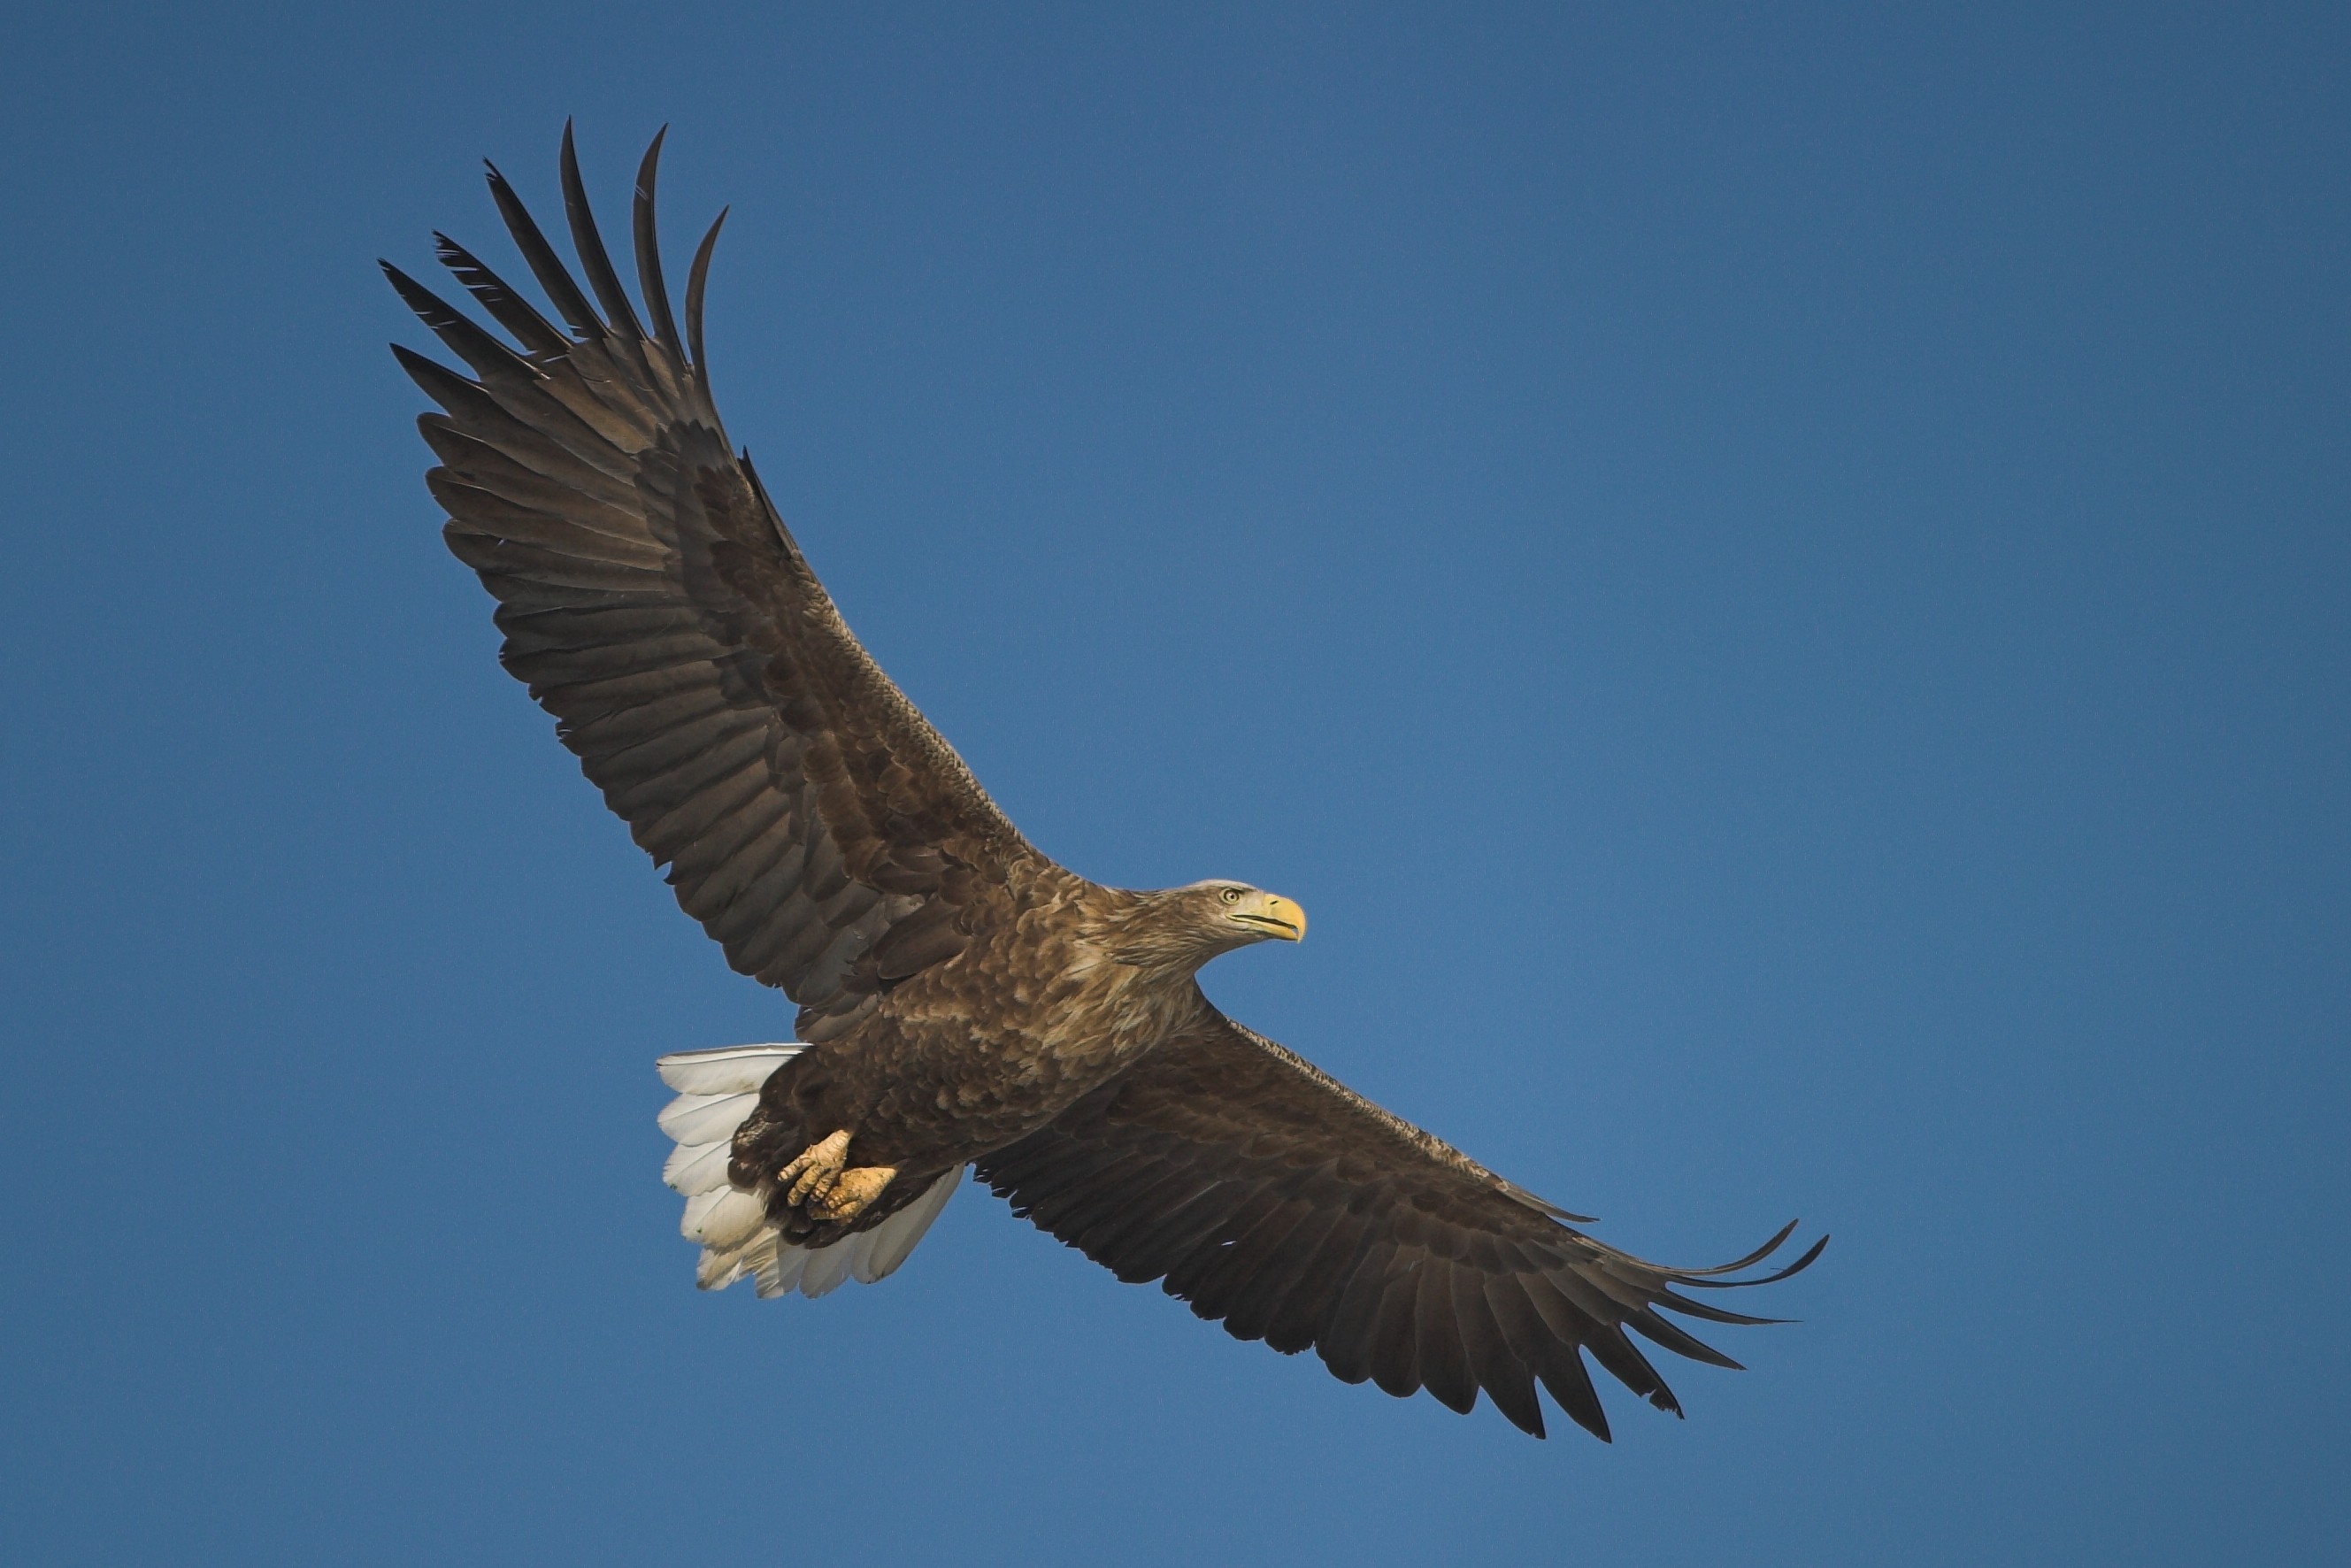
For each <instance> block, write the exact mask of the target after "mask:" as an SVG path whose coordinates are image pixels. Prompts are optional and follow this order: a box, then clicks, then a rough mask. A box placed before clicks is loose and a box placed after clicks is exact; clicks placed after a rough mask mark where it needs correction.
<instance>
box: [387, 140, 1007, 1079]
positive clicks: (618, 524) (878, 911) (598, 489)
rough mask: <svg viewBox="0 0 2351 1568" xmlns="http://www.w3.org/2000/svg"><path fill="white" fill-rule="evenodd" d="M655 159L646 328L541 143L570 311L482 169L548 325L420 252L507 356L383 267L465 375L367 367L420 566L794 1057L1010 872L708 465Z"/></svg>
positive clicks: (956, 944) (483, 270) (933, 945)
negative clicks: (492, 640) (434, 543)
mask: <svg viewBox="0 0 2351 1568" xmlns="http://www.w3.org/2000/svg"><path fill="white" fill-rule="evenodd" d="M660 149H661V142H660V139H659V138H656V139H655V140H654V142H653V146H652V147H651V148H650V149H648V150H647V152H646V154H645V159H644V162H643V166H642V167H641V168H640V170H639V172H638V178H637V189H636V205H635V222H634V225H633V231H634V238H635V242H636V246H635V248H636V256H637V263H638V275H639V280H640V283H641V285H642V286H643V293H644V297H645V303H646V310H645V315H646V317H647V318H648V319H650V320H651V321H652V322H653V331H652V332H651V333H648V332H647V331H646V330H645V329H643V327H641V326H640V325H639V324H638V320H637V316H636V313H635V311H634V310H633V309H632V306H631V303H630V300H629V298H628V294H627V291H626V290H625V289H624V288H623V287H622V285H621V283H620V280H619V278H618V277H617V276H616V275H615V274H614V272H613V270H612V267H611V261H610V260H609V258H608V257H607V256H606V253H605V250H604V246H603V243H602V241H601V238H600V237H599V235H598V234H597V230H596V226H595V221H594V218H593V216H592V215H591V214H590V211H589V207H588V203H587V198H586V193H585V190H584V187H583V186H582V184H581V182H580V174H579V165H578V162H577V160H576V158H575V157H574V155H573V152H572V147H571V136H570V131H569V128H568V127H567V128H566V130H565V132H564V142H563V156H562V174H563V186H564V194H565V206H566V210H567V214H568V216H569V224H570V229H571V234H572V238H573V242H574V246H575V248H576V249H577V251H578V252H579V255H580V266H581V268H582V270H583V271H584V272H585V273H586V274H587V277H588V279H589V286H590V290H592V292H593V294H594V297H595V298H596V300H597V301H598V305H591V304H590V299H589V292H588V291H584V290H582V289H581V287H580V285H579V284H578V283H577V282H576V281H574V279H573V277H572V276H571V274H570V273H569V270H568V269H566V268H565V267H564V266H563V264H562V263H561V261H560V260H559V259H558V258H557V256H556V254H555V251H554V248H553V247H552V246H550V245H549V243H548V241H547V239H546V238H545V236H544V235H542V234H541V232H540V231H539V229H538V225H536V224H535V223H534V222H533V221H532V220H531V217H530V215H529V214H528V212H527V211H526V210H525V209H524V207H523V205H522V203H521V201H520V200H519V199H518V198H517V196H516V195H515V193H514V192H513V190H512V188H511V187H509V186H508V185H507V183H506V181H505V180H504V179H503V178H502V177H500V176H499V174H498V173H497V172H496V170H495V169H493V170H492V171H491V172H490V185H491V192H492V194H493V196H494V197H495V198H496V202H497V204H498V207H499V210H500V212H501V213H502V214H503V215H504V216H505V218H506V221H507V228H508V230H509V232H510V233H511V234H512V235H513V237H514V240H515V242H516V245H517V248H518V249H519V250H520V251H521V253H522V255H523V257H524V259H525V260H526V262H527V263H528V265H529V267H530V268H531V270H532V272H533V274H534V275H535V276H536V277H537V278H538V283H539V286H540V287H541V288H543V289H544V290H545V291H546V293H547V296H548V298H549V300H550V301H551V303H552V304H553V305H554V307H555V310H556V313H557V314H558V315H559V317H560V318H561V319H563V322H564V326H563V327H562V328H558V327H556V326H555V325H553V324H552V323H550V322H549V321H548V320H547V319H545V318H544V317H543V316H541V315H540V314H539V313H538V310H537V309H536V308H534V307H532V306H531V305H530V304H529V303H528V301H527V300H526V299H524V298H523V297H522V295H521V294H520V293H519V292H518V291H517V290H516V289H514V288H512V287H509V286H508V285H507V283H506V282H505V281H504V280H503V279H501V278H499V277H497V275H496V274H495V273H494V272H492V271H491V270H490V269H489V268H488V267H486V266H485V265H483V263H482V262H480V261H479V260H478V259H476V258H475V256H472V255H471V254H470V253H468V252H467V251H465V249H464V248H462V247H461V246H457V245H455V243H454V242H451V241H449V240H447V239H445V238H444V239H442V240H441V248H440V254H441V257H442V260H443V261H444V263H445V264H446V265H447V266H448V267H450V269H451V270H452V271H453V272H454V273H455V275H456V277H458V279H459V281H460V282H461V283H463V284H464V285H465V287H466V288H467V289H468V290H469V291H470V292H471V293H472V295H473V297H474V298H475V301H476V303H478V304H479V305H481V307H482V308H484V309H485V310H486V311H487V312H488V313H489V314H490V316H491V317H492V318H493V319H496V321H497V322H498V323H499V324H500V325H502V326H503V327H505V328H506V329H507V331H508V332H509V333H511V334H512V335H513V337H514V340H515V341H516V342H517V344H518V345H519V346H520V347H519V350H517V349H515V348H510V347H508V346H507V344H506V343H504V342H502V341H500V340H497V339H496V338H495V337H493V336H492V335H491V334H490V333H488V332H487V331H485V330H484V329H481V328H479V327H477V326H475V324H474V323H473V322H472V321H470V320H468V319H466V318H465V316H464V315H463V313H461V312H459V311H457V310H455V309H454V308H451V307H450V306H449V305H448V304H446V303H445V302H444V301H443V300H441V299H440V298H437V297H435V296H434V295H433V294H432V293H431V292H429V291H428V290H426V289H425V288H423V287H421V286H420V285H418V284H417V283H416V282H414V281H413V279H411V278H410V277H407V276H406V275H405V274H403V273H402V272H401V271H400V270H399V269H397V268H395V267H391V266H390V265H389V264H386V267H385V272H386V274H387V275H388V276H389V277H391V279H392V285H393V287H395V288H397V289H398V290H399V291H400V294H401V297H402V298H403V299H405V300H406V301H407V302H408V304H409V305H410V307H411V308H413V309H414V310H415V311H416V313H417V315H418V316H419V317H420V318H421V319H423V321H424V323H425V325H426V326H428V327H430V328H432V329H433V330H434V333H435V334H436V335H437V336H438V337H439V338H440V339H441V340H442V342H443V343H444V344H445V345H446V346H447V347H448V348H449V349H450V350H451V351H452V352H454V353H455V354H456V356H457V357H458V358H459V359H461V360H463V361H465V364H466V366H467V367H468V368H469V369H470V370H471V371H473V375H472V376H471V377H470V378H469V377H466V376H463V375H459V374H457V373H456V372H455V371H449V370H447V369H445V368H444V367H442V366H440V365H437V364H434V362H432V361H428V360H425V359H423V358H421V357H419V356H417V355H414V354H412V353H410V352H408V351H407V350H404V349H399V348H397V347H395V349H394V352H395V353H396V354H397V355H398V356H399V358H400V361H401V363H402V366H403V367H404V368H406V369H407V371H409V373H410V374H411V375H412V376H413V377H414V378H415V380H416V382H417V384H418V385H419V386H421V387H423V389H424V391H425V392H426V393H427V394H428V395H430V396H431V397H432V398H433V399H434V401H435V402H439V403H440V404H441V406H442V408H443V409H444V411H445V412H444V413H440V414H427V415H425V416H424V417H423V420H421V421H420V424H421V427H422V428H423V432H424V437H425V440H426V441H427V442H429V443H430V444H432V446H433V449H434V453H435V455H438V456H439V458H440V459H441V466H440V467H437V468H435V469H434V470H433V471H432V473H431V474H430V475H429V476H427V482H428V483H429V484H430V486H431V487H432V490H433V494H434V497H435V498H436V499H437V500H439V501H440V502H441V504H442V506H443V507H444V508H446V510H447V512H448V514H449V523H448V527H447V528H446V530H445V535H446V538H447V539H448V542H449V548H450V549H451V550H453V551H454V552H455V554H456V555H457V557H458V559H461V560H463V561H465V564H466V565H468V566H470V567H472V568H473V569H474V570H475V571H477V572H478V573H480V575H481V579H482V582H483V584H484V586H485V587H486V588H487V589H488V590H489V591H490V592H491V594H492V595H493V596H494V597H495V598H496V600H497V601H498V609H497V613H496V621H497V624H498V628H499V630H500V631H501V632H504V633H505V635H506V645H505V648H504V650H503V651H502V653H501V654H500V658H501V660H502V662H503V663H504V664H506V666H507V669H508V670H509V671H511V672H512V673H513V674H515V675H516V676H517V678H518V679H521V680H523V681H525V682H527V683H528V685H529V686H530V692H531V695H532V696H533V697H535V698H536V699H537V700H538V702H539V704H540V705H541V706H544V707H545V708H546V709H547V710H548V711H549V713H551V714H553V715H554V716H555V717H556V719H557V721H558V726H557V734H558V735H559V737H561V738H562V741H563V743H564V745H565V746H567V747H569V748H570V749H571V750H572V751H573V752H574V753H575V754H577V755H578V757H579V758H580V767H581V769H582V770H583V771H584V772H585V773H586V774H587V775H588V777H589V778H590V779H591V780H593V781H594V782H595V784H596V785H597V787H598V788H599V789H601V790H602V791H603V792H604V799H605V800H606V802H607V803H608V804H609V805H611V808H612V810H614V811H616V812H618V813H619V814H620V815H621V816H622V818H623V819H624V820H626V821H627V822H628V824H629V828H630V831H631V833H632V835H633V836H634V838H635V839H636V841H637V842H638V843H639V844H640V845H642V846H643V848H644V849H645V850H646V852H648V853H650V854H652V856H653V859H654V861H655V862H657V863H660V864H664V865H666V866H668V868H669V881H670V883H672V884H673V886H674V888H675V889H676V893H677V899H678V903H679V904H681V905H682V906H684V909H685V911H686V913H687V914H689V915H693V916H694V917H695V919H696V920H699V921H700V922H701V923H702V925H703V926H704V928H705V930H707V931H708V932H709V933H710V935H711V936H713V937H714V938H716V940H717V941H718V942H719V944H720V945H721V946H723V947H724V948H725V949H726V958H727V962H728V963H729V964H731V965H733V966H734V967H735V968H737V969H738V970H740V971H741V972H743V973H744V974H747V975H751V976H754V977H757V978H758V979H760V980H763V981H765V982H767V983H768V984H769V985H773V986H778V987H780V988H783V989H784V990H785V991H786V992H787V993H789V995H790V996H791V997H792V998H793V999H794V1000H796V1001H798V1002H799V1003H800V1004H801V1009H802V1010H801V1015H800V1021H799V1038H801V1039H802V1040H809V1041H811V1042H820V1041H822V1040H827V1039H831V1038H835V1037H837V1036H838V1035H840V1034H841V1033H843V1032H845V1031H846V1030H848V1029H849V1028H851V1027H852V1026H853V1025H854V1023H855V1022H856V1021H857V1020H858V1019H861V1018H862V1017H863V1016H864V1015H865V1014H866V1013H867V1012H868V1011H870V1010H871V1009H872V1005H873V1000H874V998H876V997H877V996H878V995H879V994H880V993H881V992H882V991H883V990H884V989H886V988H888V987H889V986H890V985H892V984H893V983H895V982H896V981H898V980H901V979H904V977H907V976H909V975H912V974H914V973H915V972H917V971H919V970H920V969H922V968H924V967H926V966H928V965H931V964H935V963H938V962H940V961H942V960H943V959H945V958H947V957H951V956H954V955H955V954H956V953H957V952H959V951H961V950H962V947H963V946H964V944H965V942H966V941H967V939H968V937H969V936H970V934H971V932H972V931H973V929H975V924H976V922H978V921H980V920H983V919H985V918H987V911H988V909H989V906H990V901H991V898H992V896H993V895H994V894H996V893H997V892H998V891H999V890H1000V888H1001V884H1002V882H1003V878H1004V875H1005V873H1006V870H1007V868H1008V866H1009V865H1011V864H1013V863H1014V862H1019V861H1021V860H1024V859H1027V858H1029V857H1032V856H1033V855H1034V853H1035V852H1034V851H1032V850H1030V849H1029V846H1028V845H1027V843H1026V842H1025V841H1023V840H1022V839H1021V837H1020V835H1019V832H1017V831H1015V830H1014V829H1013V827H1012V826H1011V824H1010V823H1009V822H1008V821H1005V819H1004V818H1003V816H1002V815H1001V813H999V812H998V810H997V809H996V807H995V806H994V804H993V803H992V802H991V801H989V800H988V799H987V795H986V793H985V792H984V791H983V790H981V789H980V788H979V786H978V784H977V782H976V781H975V780H974V779H972V777H971V775H970V773H969V771H968V770H967V769H966V768H965V767H964V765H963V763H962V761H961V759H960V758H957V757H956V755H955V753H954V752H953V750H951V749H950V748H949V747H947V745H946V742H945V741H944V740H942V739H941V738H940V737H938V735H937V733H936V732H935V731H934V730H933V729H932V728H931V727H930V726H929V725H928V724H927V723H925V721H924V719H923V717H922V716H921V715H920V714H919V713H917V712H916V711H915V710H914V706H912V705H911V704H910V703H908V702H907V701H906V699H905V697H904V695H902V694H901V693H900V692H899V691H898V689H897V687H896V686H894V685H892V684H891V682H890V680H889V678H888V677H887V676H885V675H884V674H883V673H882V672H881V670H880V669H879V668H878V667H877V666H876V665H875V664H873V662H872V659H871V658H869V657H868V656H867V655H866V653H865V651H864V649H863V648H862V647H861V646H860V645H859V644H858V643H857V641H856V639H855V638H854V637H852V635H851V634H850V632H849V630H848V628H847V627H846V626H845V625H843V624H842V622H841V618H840V615H839V614H838V612H836V611H835V610H834V608H833V605H832V602H831V599H830V598H829V597H828V596H827V595H826V593H825V591H824V589H823V587H822V585H821V584H820V583H819V582H818V581H817V579H816V576H815V574H814V573H813V572H812V571H810V570H809V566H808V563H807V561H806V559H804V558H803V557H802V556H801V554H800V552H799V548H798V546H797V545H796V544H795V543H794V542H793V541H792V539H791V537H790V535H789V532H788V531H787V530H786V529H785V528H784V526H783V523H782V521H781V519H780V518H778V517H777V515H776V512H775V509H774V507H773V506H772V505H771V504H770V503H769V502H768V497H767V495H766V493H765V491H764V490H763V489H762V488H761V486H760V485H759V483H758V476H757V475H756V474H754V473H753V472H752V470H751V468H750V466H749V464H748V462H747V460H744V459H740V458H738V457H737V455H735V454H734V453H733V451H732V450H731V449H730V447H729V446H728V444H727V441H726V434H725V430H724V428H723V426H722V425H721V424H720V423H719V419H718V415H717V411H716V408H715V406H714V405H713V404H712V402H711V399H710V392H709V387H708V383H707V380H706V377H705V372H704V369H703V367H702V365H701V364H700V363H699V362H697V361H699V358H700V342H701V332H702V319H701V318H702V297H703V289H704V284H705V277H706V276H707V271H708V267H709V261H710V254H711V244H712V242H713V241H714V240H715V239H716V235H717V232H718V229H717V225H715V224H714V225H712V227H711V231H710V235H709V236H708V237H707V238H705V240H704V242H703V245H702V247H701V249H700V251H699V252H698V253H697V255H696V256H695V263H694V269H693V273H692V276H691V277H690V279H689V282H688V286H687V291H686V320H685V339H686V341H687V342H688V343H691V344H692V345H694V348H695V358H694V359H693V360H689V359H688V357H687V354H686V352H685V351H684V348H683V347H682V346H681V344H680V342H679V340H678V333H677V329H676V328H675V325H674V322H673V320H672V317H671V313H670V308H669V301H668V298H667V296H666V294H665V292H664V289H663V287H662V284H661V264H660V254H659V249H658V246H657V244H656V240H655V235H654V223H653V187H654V178H655V172H656V169H657V166H658V157H659V153H660ZM723 216H724V215H723V214H722V221H723ZM599 306H601V309H600V308H599Z"/></svg>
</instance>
